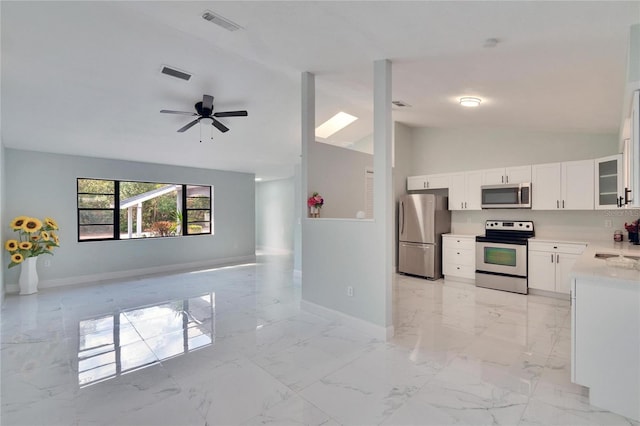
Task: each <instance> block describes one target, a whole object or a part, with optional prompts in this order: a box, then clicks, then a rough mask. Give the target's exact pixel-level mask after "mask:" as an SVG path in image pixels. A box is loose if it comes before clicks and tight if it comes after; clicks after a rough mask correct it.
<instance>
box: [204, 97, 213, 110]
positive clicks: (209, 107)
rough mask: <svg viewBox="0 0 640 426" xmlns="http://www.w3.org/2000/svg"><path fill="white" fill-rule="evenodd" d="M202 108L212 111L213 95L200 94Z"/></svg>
mask: <svg viewBox="0 0 640 426" xmlns="http://www.w3.org/2000/svg"><path fill="white" fill-rule="evenodd" d="M202 109H203V110H207V111H213V96H211V95H203V96H202ZM209 114H211V113H209Z"/></svg>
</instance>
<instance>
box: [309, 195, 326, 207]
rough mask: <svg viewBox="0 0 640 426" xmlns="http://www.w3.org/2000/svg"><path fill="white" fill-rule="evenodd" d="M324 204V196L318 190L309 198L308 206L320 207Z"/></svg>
mask: <svg viewBox="0 0 640 426" xmlns="http://www.w3.org/2000/svg"><path fill="white" fill-rule="evenodd" d="M323 204H324V198H322V196H321V195H320V194H318V193H317V192H314V193H313V195H311V197H309V199H308V200H307V206H308V207H316V208H320V207H322V205H323Z"/></svg>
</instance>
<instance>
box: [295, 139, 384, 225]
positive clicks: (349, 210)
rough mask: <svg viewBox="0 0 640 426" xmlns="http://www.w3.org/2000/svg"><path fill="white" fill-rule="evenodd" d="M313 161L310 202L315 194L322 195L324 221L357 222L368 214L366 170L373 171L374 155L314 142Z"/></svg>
mask: <svg viewBox="0 0 640 426" xmlns="http://www.w3.org/2000/svg"><path fill="white" fill-rule="evenodd" d="M309 160H310V162H309V169H308V170H307V189H308V191H307V192H308V193H307V194H306V198H308V197H310V196H311V194H312V193H313V192H318V193H320V195H322V197H323V198H324V206H323V207H322V210H321V211H320V217H324V218H327V217H334V218H338V217H339V218H355V217H356V213H357V212H358V211H360V210H361V211H365V170H367V169H370V170H371V169H373V156H372V155H370V154H365V153H362V152H358V151H354V150H351V149H346V148H340V147H337V146H334V145H329V144H326V143H321V142H314V143H311V144H310V145H309ZM306 198H305V199H306Z"/></svg>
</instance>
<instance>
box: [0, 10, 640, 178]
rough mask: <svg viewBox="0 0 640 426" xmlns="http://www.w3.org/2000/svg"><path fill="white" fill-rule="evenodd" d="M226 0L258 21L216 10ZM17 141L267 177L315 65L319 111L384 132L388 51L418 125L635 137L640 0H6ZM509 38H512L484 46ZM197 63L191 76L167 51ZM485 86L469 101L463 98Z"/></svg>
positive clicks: (285, 151) (352, 136)
mask: <svg viewBox="0 0 640 426" xmlns="http://www.w3.org/2000/svg"><path fill="white" fill-rule="evenodd" d="M205 9H209V10H212V11H214V12H217V13H219V14H221V15H223V16H224V17H226V18H228V19H230V20H232V21H234V22H236V23H238V24H239V25H241V26H242V27H243V28H244V29H243V30H240V31H236V32H228V31H226V30H223V29H221V28H220V27H217V26H215V25H213V24H211V23H209V22H207V21H205V20H203V19H202V18H201V15H202V12H203V11H204V10H205ZM0 12H1V14H2V17H1V19H2V21H1V24H2V33H1V35H2V69H1V71H2V86H1V95H2V96H1V98H2V99H1V102H2V105H1V106H2V110H1V111H2V112H1V114H2V115H1V131H2V142H3V143H4V145H5V146H6V147H11V148H21V149H30V150H39V151H47V152H59V153H69V154H79V155H89V156H97V157H106V158H119V159H130V160H137V161H148V162H155V163H164V164H176V165H186V166H194V167H205V168H214V169H222V170H237V171H245V172H252V173H256V174H257V175H259V176H261V177H264V178H266V179H269V178H276V177H284V176H287V175H290V174H291V173H292V171H293V164H295V162H296V161H298V160H299V155H300V111H299V105H300V90H299V81H300V73H301V72H303V71H311V72H313V73H315V74H316V75H317V77H316V79H317V81H316V83H317V86H318V90H319V94H318V102H317V109H318V111H317V121H318V123H320V122H321V121H324V120H326V119H327V118H329V117H330V116H332V115H333V114H335V113H336V112H338V111H339V110H345V111H346V112H349V113H352V114H355V115H358V116H360V117H361V119H360V120H358V121H357V122H356V123H354V124H352V125H351V126H349V127H347V129H345V130H343V131H342V132H340V133H339V134H338V135H337V137H338V138H340V139H342V140H344V141H357V140H358V139H360V138H362V137H363V136H365V135H367V134H368V133H370V131H371V128H372V124H371V116H372V113H371V109H372V107H371V102H372V92H371V90H372V89H371V88H372V74H371V69H372V62H373V61H374V60H377V59H383V58H388V59H390V60H391V61H392V62H393V73H394V78H393V95H394V99H401V100H403V101H405V102H407V103H409V104H411V105H412V108H409V109H404V110H396V111H395V112H394V119H396V120H398V121H401V122H404V123H406V124H408V125H411V126H431V127H517V128H523V129H533V130H550V131H580V132H603V133H617V132H618V126H619V124H620V119H621V116H622V99H623V90H624V77H625V70H626V55H627V39H628V35H629V27H630V26H631V25H632V24H635V23H638V22H640V2H638V1H630V2H614V1H599V2H598V1H592V2H575V1H568V2H559V1H549V2H540V1H535V2H525V1H511V2H498V1H486V2H484V1H472V2H463V1H442V2H435V1H429V2H427V1H410V2H403V1H374V2H364V1H351V2H347V1H323V2H307V1H280V2H274V1H253V2H251V1H226V2H217V1H212V2H184V1H174V2H171V1H162V2H156V1H142V2H106V1H102V2H58V1H46V2H10V1H2V2H0ZM487 38H497V39H498V40H499V43H498V45H497V46H496V47H494V48H485V47H483V44H484V41H485V40H486V39H487ZM163 64H166V65H171V66H174V67H177V68H179V69H183V70H186V71H188V72H191V73H193V75H194V77H193V78H192V79H191V81H189V82H184V81H181V80H176V79H173V78H170V77H167V76H164V75H162V74H160V73H159V70H160V67H161V65H163ZM203 93H207V94H211V95H213V96H215V98H216V102H215V106H216V108H217V110H233V109H247V110H248V111H249V117H246V118H228V119H224V120H223V121H224V123H225V124H227V125H228V126H229V127H230V128H231V131H229V132H228V133H225V134H221V133H218V132H217V131H214V141H213V142H212V141H205V142H203V143H200V142H199V140H200V132H199V130H198V127H194V128H192V129H191V130H189V131H187V132H185V133H177V132H176V130H177V129H178V128H180V127H182V126H183V125H184V124H186V123H187V122H188V121H189V117H185V116H177V115H176V116H173V115H167V114H160V113H159V111H160V110H161V109H174V110H185V111H191V110H192V109H193V104H194V103H195V102H197V101H198V100H201V99H202V94H203ZM463 95H475V96H479V97H481V98H482V99H483V104H482V106H481V107H480V108H476V109H463V108H461V107H460V106H459V105H458V104H457V98H459V97H460V96H463Z"/></svg>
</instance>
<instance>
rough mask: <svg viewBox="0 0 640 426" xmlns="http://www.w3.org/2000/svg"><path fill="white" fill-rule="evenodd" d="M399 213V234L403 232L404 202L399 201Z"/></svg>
mask: <svg viewBox="0 0 640 426" xmlns="http://www.w3.org/2000/svg"><path fill="white" fill-rule="evenodd" d="M400 214H401V221H400V235H402V234H404V202H402V201H400Z"/></svg>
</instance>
